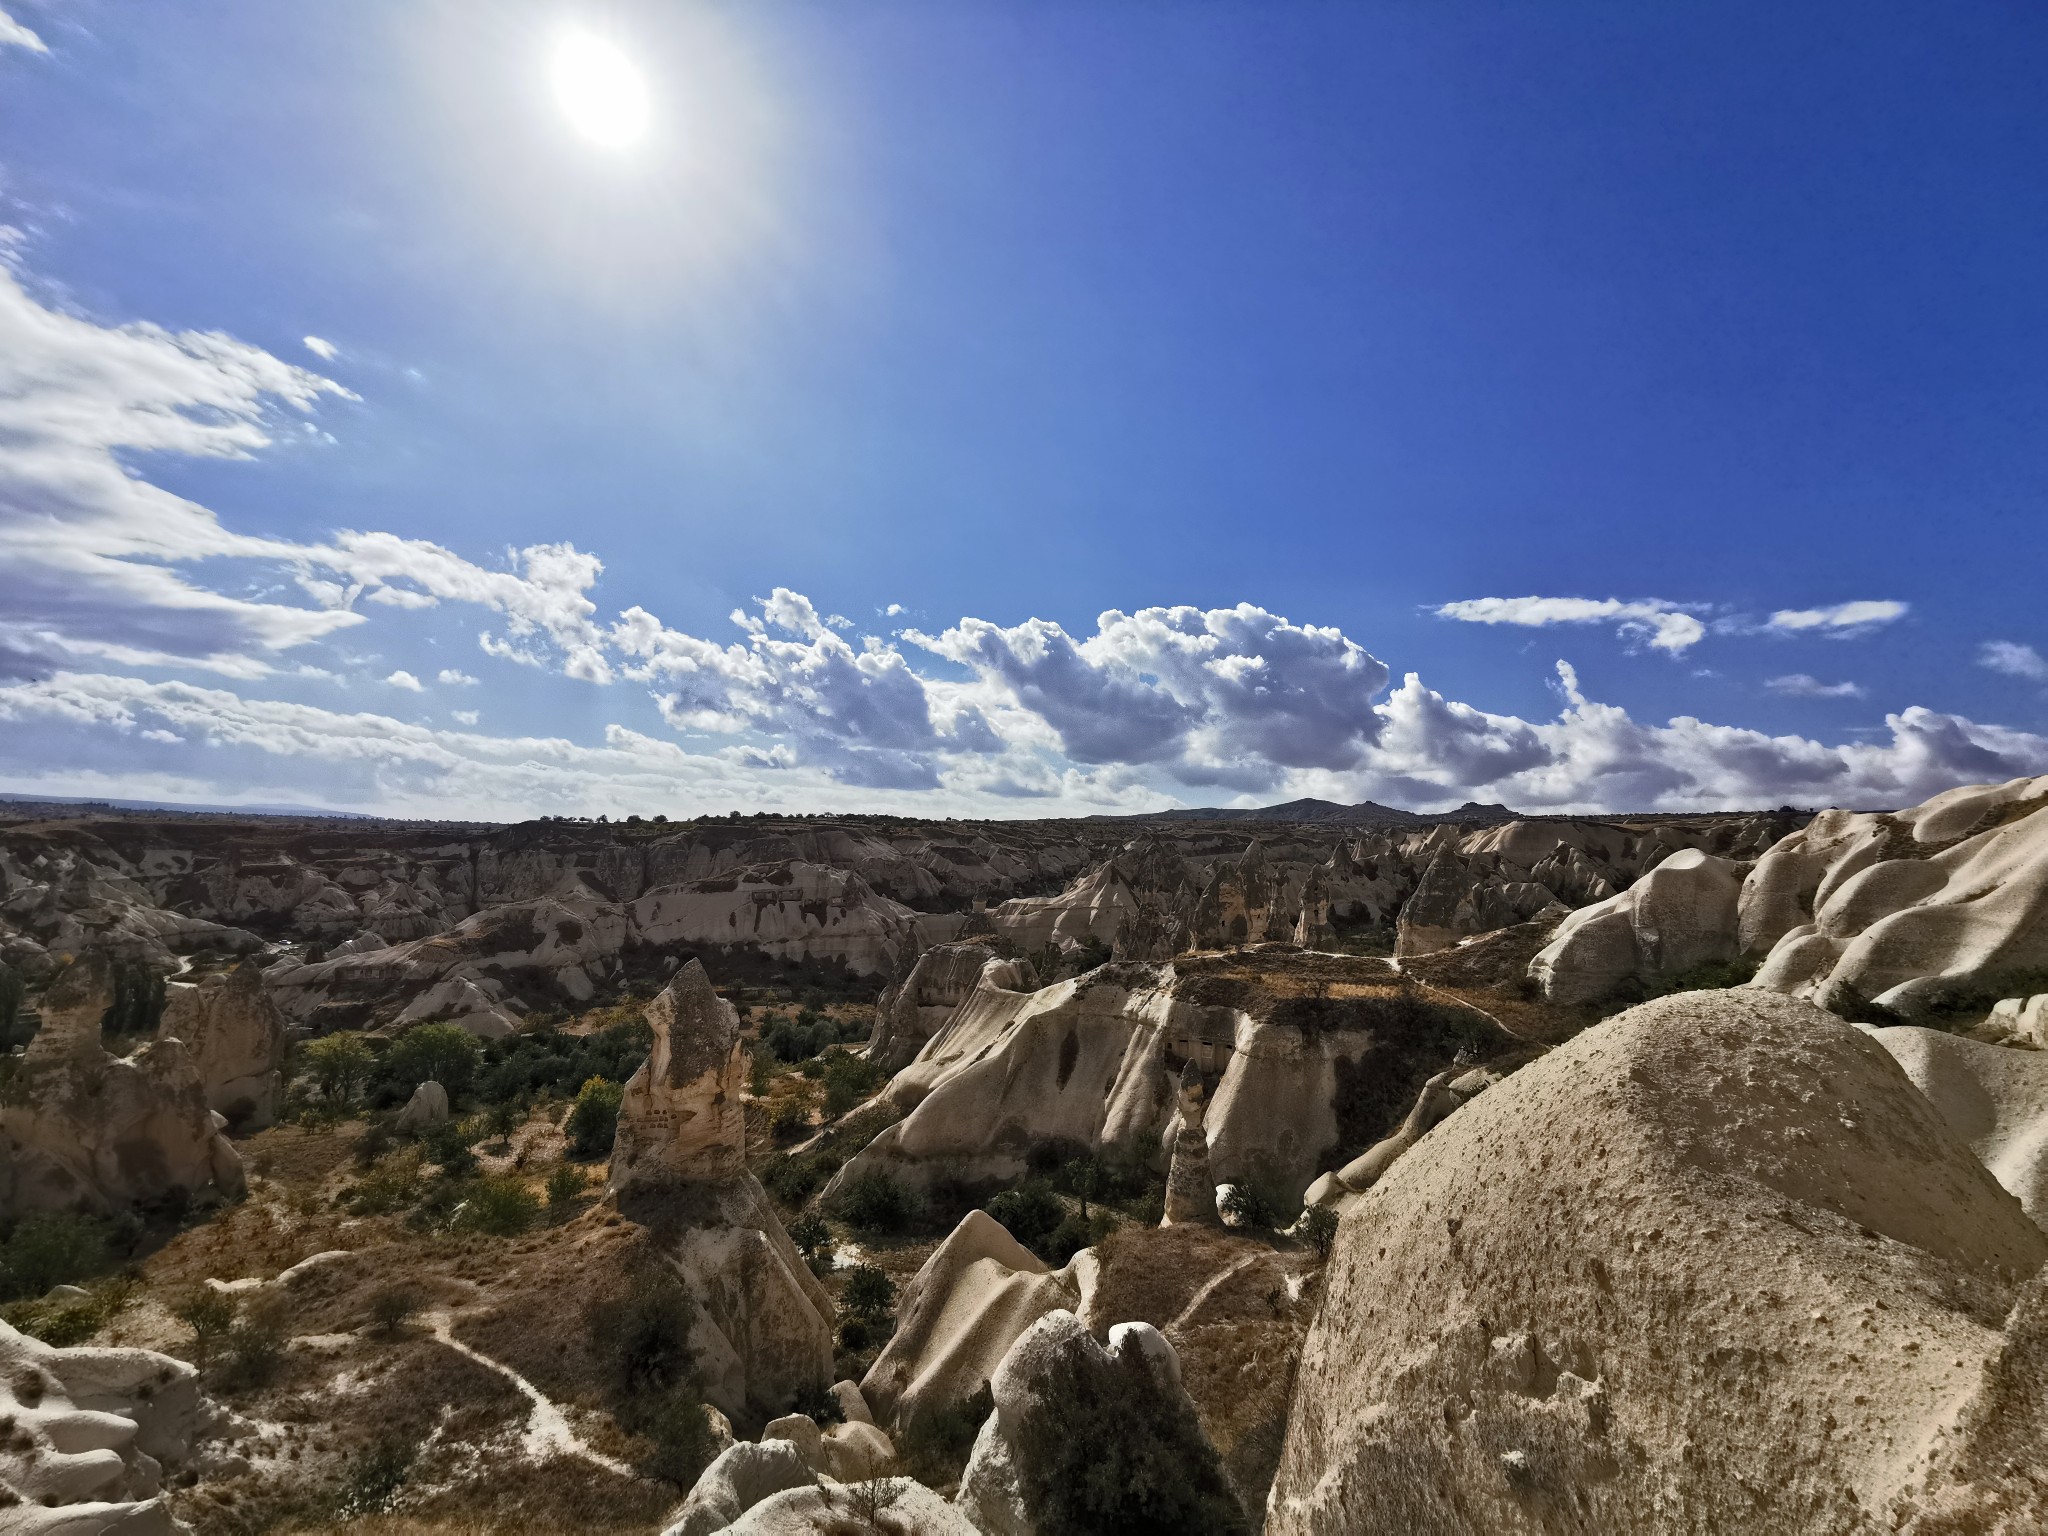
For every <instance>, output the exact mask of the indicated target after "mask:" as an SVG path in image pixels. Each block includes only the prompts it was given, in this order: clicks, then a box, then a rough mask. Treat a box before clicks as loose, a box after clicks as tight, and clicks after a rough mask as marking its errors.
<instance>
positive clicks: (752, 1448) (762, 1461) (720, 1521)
mask: <svg viewBox="0 0 2048 1536" xmlns="http://www.w3.org/2000/svg"><path fill="white" fill-rule="evenodd" d="M817 1481H818V1474H817V1473H816V1472H814V1471H812V1470H811V1466H810V1463H809V1462H807V1461H805V1460H804V1457H803V1453H802V1452H801V1451H800V1450H799V1449H798V1448H797V1447H796V1446H795V1445H794V1444H793V1443H792V1442H790V1441H788V1440H763V1441H761V1442H760V1443H759V1444H753V1443H751V1442H748V1441H745V1440H742V1441H740V1442H739V1443H738V1444H737V1445H732V1446H728V1447H727V1448H726V1449H725V1450H723V1451H721V1452H720V1453H719V1455H718V1458H717V1459H716V1460H715V1461H713V1462H712V1463H711V1465H710V1466H708V1467H706V1468H705V1469H704V1470H703V1471H702V1472H701V1473H699V1474H698V1476H697V1481H696V1482H695V1483H694V1484H692V1485H691V1487H690V1493H689V1497H688V1498H686V1499H684V1500H683V1507H682V1508H681V1509H679V1510H677V1511H676V1517H675V1519H674V1520H672V1521H670V1522H669V1524H668V1527H667V1528H666V1529H665V1530H664V1531H663V1532H662V1536H712V1533H713V1532H715V1531H723V1530H725V1529H726V1528H727V1527H729V1526H730V1525H731V1524H732V1523H733V1521H735V1520H737V1519H739V1517H740V1516H741V1515H743V1514H745V1513H746V1512H747V1511H748V1510H750V1509H752V1508H753V1507H754V1506H755V1505H756V1504H759V1503H760V1502H761V1501H762V1500H763V1499H766V1498H770V1497H772V1496H773V1495H775V1494H778V1493H781V1492H782V1491H783V1490H784V1489H787V1488H809V1487H813V1486H815V1485H816V1483H817Z"/></svg>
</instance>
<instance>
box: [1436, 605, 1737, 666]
mask: <svg viewBox="0 0 2048 1536" xmlns="http://www.w3.org/2000/svg"><path fill="white" fill-rule="evenodd" d="M1436 612H1437V616H1438V617H1439V618H1445V619H1458V620H1460V621H1461V622H1463V623H1466V624H1516V625H1520V626H1522V627H1524V628H1527V629H1541V628H1543V627H1545V626H1547V625H1551V624H1597V623H1601V622H1603V621H1605V620H1608V619H1619V620H1620V621H1621V623H1620V625H1619V629H1620V632H1621V633H1622V634H1625V635H1630V636H1641V637H1644V638H1646V639H1648V641H1649V643H1650V645H1651V647H1652V648H1653V649H1656V650H1660V651H1668V652H1670V653H1671V654H1672V655H1674V656H1676V655H1679V654H1681V653H1682V652H1684V651H1686V650H1688V649H1689V648H1691V647H1692V646H1694V645H1696V644H1698V643H1699V641H1700V640H1701V639H1702V638H1703V637H1704V636H1705V635H1706V632H1707V631H1706V626H1705V625H1703V624H1701V623H1700V621H1699V620H1698V619H1696V618H1694V617H1693V616H1692V615H1691V614H1690V613H1687V612H1686V611H1685V610H1684V609H1683V608H1682V607H1680V606H1679V605H1678V604H1677V603H1669V602H1665V601H1664V600H1663V599H1662V598H1654V597H1653V598H1644V599H1640V600H1636V601H1623V600H1622V599H1620V598H1617V597H1603V598H1590V597H1472V598H1466V599H1463V600H1462V601H1459V602H1455V603H1445V604H1444V605H1443V606H1442V607H1441V608H1439V609H1437V610H1436Z"/></svg>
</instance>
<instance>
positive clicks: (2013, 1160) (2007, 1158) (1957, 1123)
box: [1871, 1025, 2048, 1229]
mask: <svg viewBox="0 0 2048 1536" xmlns="http://www.w3.org/2000/svg"><path fill="white" fill-rule="evenodd" d="M1871 1034H1872V1036H1873V1038H1875V1039H1876V1041H1877V1043H1878V1044H1879V1045H1882V1046H1883V1047H1884V1048H1885V1049H1886V1050H1887V1051H1890V1052H1891V1054H1892V1056H1893V1058H1894V1059H1895V1060H1896V1061H1897V1062H1898V1064H1899V1065H1900V1066H1901V1067H1903V1068H1905V1071H1906V1076H1908V1077H1910V1078H1911V1079H1912V1080H1913V1085H1914V1086H1915V1087H1917V1088H1918V1089H1919V1090H1920V1091H1921V1092H1922V1093H1924V1094H1926V1095H1927V1097H1928V1098H1929V1099H1930V1100H1932V1101H1933V1103H1934V1107H1935V1108H1936V1109H1938V1110H1940V1111H1941V1118H1942V1119H1943V1120H1945V1121H1946V1122H1947V1123H1948V1128H1949V1129H1950V1130H1951V1131H1953V1132H1955V1134H1956V1136H1957V1137H1958V1138H1959V1139H1960V1140H1962V1141H1966V1142H1968V1143H1969V1145H1970V1150H1971V1151H1972V1152H1975V1153H1976V1154H1977V1158H1978V1160H1979V1161H1980V1162H1982V1163H1983V1164H1984V1166H1985V1167H1986V1168H1988V1169H1990V1170H1991V1176H1992V1177H1993V1178H1995V1179H1996V1180H1998V1182H1999V1183H2000V1184H2003V1185H2004V1186H2005V1187H2006V1188H2007V1189H2009V1190H2011V1191H2012V1192H2013V1194H2014V1195H2016V1196H2017V1197H2018V1198H2019V1202H2020V1204H2021V1205H2022V1206H2023V1207H2025V1209H2026V1212H2027V1214H2028V1215H2029V1216H2031V1217H2033V1218H2034V1222H2035V1225H2037V1226H2040V1227H2042V1228H2044V1229H2048V1052H2043V1051H2022V1050H2013V1049H2010V1048H2008V1047H2006V1046H2002V1045H1986V1044H1984V1043H1983V1042H1982V1041H1979V1040H1965V1039H1963V1038H1962V1037H1961V1036H1959V1035H1951V1034H1947V1033H1945V1032H1943V1031H1941V1030H1936V1029H1918V1028H1914V1027H1913V1026H1911V1025H1904V1026H1899V1027H1896V1028H1890V1029H1877V1030H1872V1031H1871Z"/></svg>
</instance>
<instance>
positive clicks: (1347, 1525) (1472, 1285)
mask: <svg viewBox="0 0 2048 1536" xmlns="http://www.w3.org/2000/svg"><path fill="white" fill-rule="evenodd" d="M2044 1259H2048V1236H2044V1235H2043V1234H2042V1232H2041V1230H2040V1229H2039V1228H2037V1227H2036V1226H2034V1225H2033V1223H2032V1222H2030V1221H2029V1220H2028V1219H2027V1218H2026V1215H2025V1214H2024V1212H2023V1211H2022V1210H2021V1209H2020V1206H2019V1202H2018V1201H2016V1200H2015V1199H2014V1198H2013V1197H2012V1196H2011V1195H2010V1194H2009V1193H2007V1192H2006V1191H2005V1190H2004V1189H2002V1188H2000V1187H1999V1185H1998V1184H1997V1183H1996V1181H1994V1180H1993V1179H1992V1177H1991V1176H1990V1175H1989V1174H1988V1173H1987V1172H1986V1171H1985V1170H1984V1168H1983V1166H1982V1165H1981V1164H1980V1163H1979V1162H1978V1161H1977V1159H1976V1158H1975V1157H1974V1156H1973V1155H1972V1153H1971V1151H1970V1149H1969V1147H1968V1146H1966V1145H1965V1144H1964V1143H1963V1142H1962V1141H1961V1140H1960V1139H1958V1138H1957V1136H1956V1135H1955V1134H1954V1133H1953V1132H1952V1131H1951V1130H1950V1129H1949V1127H1948V1126H1947V1125H1946V1124H1944V1122H1943V1120H1942V1117H1941V1116H1940V1114H1939V1113H1938V1112H1937V1111H1936V1109H1935V1108H1934V1106H1933V1105H1932V1104H1930V1103H1929V1102H1928V1100H1927V1099H1926V1098H1925V1097H1924V1096H1923V1095H1922V1094H1921V1093H1920V1092H1919V1090H1918V1089H1916V1088H1915V1087H1914V1086H1913V1084H1912V1082H1911V1081H1909V1080H1908V1078H1907V1077H1906V1075H1905V1074H1904V1073H1903V1072H1902V1071H1901V1070H1900V1069H1899V1067H1898V1066H1897V1064H1896V1063H1895V1062H1894V1061H1893V1060H1892V1058H1891V1057H1890V1056H1889V1055H1888V1054H1886V1052H1885V1050H1884V1048H1883V1047H1882V1046H1880V1045H1879V1044H1878V1043H1877V1042H1876V1041H1874V1040H1872V1039H1871V1038H1869V1036H1868V1035H1866V1034H1864V1033H1862V1032H1860V1031H1858V1030H1857V1029H1855V1028H1853V1027H1852V1026H1849V1025H1846V1024H1844V1023H1842V1022H1841V1021H1839V1020H1837V1019H1835V1018H1833V1017H1831V1016H1830V1015H1828V1014H1825V1013H1823V1012H1821V1011H1820V1010H1818V1009H1816V1008H1814V1007H1812V1006H1811V1005H1808V1004H1804V1003H1800V1002H1797V1001H1794V1000H1791V999H1786V998H1779V997H1774V996H1771V995H1769V994H1765V993H1758V992H1752V991H1723V992H1693V993H1686V994H1681V995H1679V996H1674V997H1669V998H1663V999H1659V1000H1657V1001H1655V1002H1651V1003H1647V1004H1644V1005H1643V1006H1641V1007H1638V1008H1634V1009H1631V1010H1629V1011H1628V1012H1626V1013H1624V1014H1621V1015H1619V1016H1618V1017H1616V1018H1614V1019H1611V1020H1609V1021H1608V1022H1606V1023H1604V1024H1601V1025H1598V1026H1595V1027H1594V1028H1592V1029H1590V1030H1587V1031H1586V1032H1585V1033H1583V1034H1581V1035H1579V1036H1578V1037H1577V1038H1576V1039H1574V1040H1573V1041H1571V1042H1570V1043H1569V1044H1567V1045H1564V1046H1562V1047H1560V1048H1558V1049H1556V1050H1554V1051H1552V1052H1551V1053H1550V1054H1548V1055H1547V1056H1545V1057H1543V1058H1541V1059H1540V1060H1538V1061H1536V1062H1533V1063H1531V1064H1530V1065H1528V1066H1526V1067H1524V1068H1522V1069H1521V1070H1520V1071H1519V1072H1517V1073H1515V1074H1514V1075H1513V1076H1511V1077H1509V1078H1507V1079H1506V1080H1504V1081H1503V1082H1501V1083H1499V1084H1497V1085H1495V1086H1494V1087H1493V1088H1490V1089H1489V1090H1488V1091H1487V1092H1486V1093H1485V1094H1483V1095H1482V1096H1481V1097H1480V1098H1479V1099H1477V1100H1476V1101H1474V1102H1473V1103H1472V1104H1471V1105H1469V1106H1467V1107H1466V1108H1465V1109H1463V1110H1461V1111H1459V1113H1457V1114H1456V1115H1453V1116H1452V1117H1451V1118H1450V1119H1448V1120H1446V1121H1445V1122H1444V1123H1443V1124H1442V1125H1440V1126H1438V1127H1437V1128H1436V1129H1435V1130H1434V1131H1433V1132H1431V1133H1430V1135H1429V1137H1428V1138H1427V1139H1426V1140H1425V1141H1424V1142H1423V1143H1422V1144H1421V1145H1419V1146H1418V1147H1417V1148H1416V1149H1415V1150H1414V1151H1413V1152H1412V1153H1411V1154H1410V1155H1409V1156H1407V1157H1404V1158H1402V1159H1401V1160H1400V1161H1399V1162H1397V1163H1395V1164H1394V1165H1393V1166H1392V1167H1391V1168H1390V1169H1389V1170H1388V1171H1387V1173H1386V1174H1385V1176H1384V1177H1383V1178H1382V1179H1381V1180H1380V1181H1379V1183H1378V1184H1376V1185H1375V1186H1374V1187H1373V1188H1372V1189H1371V1190H1370V1191H1369V1192H1368V1193H1366V1194H1365V1195H1364V1196H1362V1197H1361V1198H1360V1199H1359V1200H1358V1201H1357V1202H1356V1204H1355V1205H1354V1206H1353V1207H1352V1208H1351V1210H1350V1211H1349V1212H1348V1213H1347V1214H1346V1215H1345V1217H1344V1219H1343V1222H1342V1225H1341V1227H1340V1229H1339V1233H1338V1238H1337V1246H1336V1251H1335V1253H1334V1255H1333V1258H1332V1260H1331V1263H1330V1265H1329V1267H1328V1269H1327V1271H1326V1274H1325V1280H1324V1286H1325V1291H1324V1299H1323V1304H1322V1309H1321V1311H1320V1313H1319V1314H1318V1316H1317V1319H1316V1322H1315V1324H1314V1326H1313V1328H1312V1330H1311V1332H1310V1336H1309V1339H1308V1343H1307V1346H1306V1348H1305V1351H1304V1354H1303V1358H1302V1363H1301V1368H1300V1372H1299V1375H1298V1376H1297V1378H1296V1386H1295V1397H1294V1410H1293V1414H1292V1417H1291V1419H1290V1422H1289V1425H1288V1430H1287V1442H1286V1448H1285V1451H1284V1454H1283V1457H1282V1462H1281V1468H1280V1473H1279V1477H1278V1479H1277V1481H1276V1483H1275V1486H1274V1491H1273V1495H1272V1498H1271V1500H1270V1502H1269V1506H1268V1511H1269V1512H1268V1519H1267V1525H1266V1529H1267V1530H1268V1531H1270V1532H1273V1533H1275V1536H1301V1533H1318V1536H1321V1533H1329V1536H1335V1533H1340V1532H1341V1533H1344V1536H1354V1533H1374V1532H1390V1533H1391V1532H1400V1533H1407V1532H1412V1531H1431V1532H1462V1531H1469V1532H1475V1533H1476V1532H1488V1533H1492V1532H1538V1531H1554V1530H1559V1529H1573V1530H1604V1531H1648V1530H1672V1529H1685V1530H1777V1531H1794V1530H1796V1531H1815V1532H1837V1531H1839V1532H1851V1531H1867V1530H1876V1529H1880V1528H1883V1529H1891V1528H1892V1527H1893V1525H1894V1524H1895V1523H1896V1524H1901V1525H1906V1526H1908V1527H1910V1526H1911V1524H1912V1522H1913V1521H1914V1520H1916V1519H1918V1518H1920V1517H1921V1515H1922V1514H1924V1513H1925V1512H1926V1511H1928V1510H1931V1509H1933V1508H1934V1507H1936V1505H1937V1504H1938V1505H1940V1507H1942V1508H1945V1509H1951V1510H1952V1509H1965V1510H1970V1511H1974V1512H1975V1513H1976V1515H1977V1516H1978V1517H1981V1518H1983V1519H1984V1520H1985V1523H1984V1524H1981V1525H1970V1524H1967V1523H1964V1524H1956V1525H1944V1526H1940V1527H1939V1528H1940V1529H1943V1530H1966V1529H1986V1530H1988V1529H1992V1528H1994V1527H1995V1528H1997V1529H2009V1530H2015V1531H2017V1530H2022V1529H2038V1528H2040V1526H2041V1523H2042V1522H2043V1521H2044V1520H2048V1489H2044V1488H2043V1486H2042V1485H2041V1484H2040V1483H2039V1481H2038V1480H2037V1479H2032V1480H2030V1474H2029V1464H2030V1459H2029V1458H2024V1457H2019V1458H2011V1457H2008V1458H2007V1459H2004V1460H2001V1459H1999V1457H1998V1456H1996V1455H1993V1454H1992V1452H1993V1450H1995V1449H1996V1447H1993V1446H1992V1445H1991V1441H1990V1440H1989V1439H1988V1438H1986V1437H1987V1436H1990V1435H1993V1434H1995V1433H1996V1432H1997V1430H1996V1426H1997V1425H1998V1424H1999V1423H2000V1422H2010V1421H2008V1420H2005V1419H2004V1418H2003V1416H2004V1415H2006V1414H2007V1413H2011V1414H2015V1415H2017V1416H2018V1419H2017V1422H2022V1423H2035V1422H2039V1414H2040V1404H2039V1402H2038V1399H2039V1395H2040V1393H2041V1390H2042V1387H2041V1382H2042V1377H2041V1376H2040V1375H2039V1374H2035V1375H2033V1376H2032V1377H2031V1378H2028V1377H2027V1376H2025V1375H2024V1374H2023V1373H2017V1374H2016V1371H2015V1365H2014V1362H2015V1361H2016V1360H2019V1359H2024V1358H2032V1354H2031V1353H2030V1352H2033V1351H2037V1350H2038V1347H2039V1345H2038V1340H2037V1338H2036V1334H2037V1333H2038V1331H2039V1330H2038V1328H2036V1330H2035V1332H2033V1333H2030V1332H2028V1331H2027V1328H2028V1326H2032V1325H2027V1324H2026V1319H2027V1318H2028V1317H2031V1316H2033V1315H2034V1314H2033V1313H2030V1312H2028V1311H2027V1308H2026V1306H2025V1305H2018V1304H2019V1303H2021V1302H2022V1301H2023V1294H2022V1281H2023V1279H2024V1277H2026V1276H2029V1275H2033V1274H2035V1273H2036V1272H2037V1271H2038V1270H2039V1269H2040V1267H2041V1265H2042V1262H2043V1260H2044ZM2039 1283H2040V1282H2039V1281H2038V1280H2037V1281H2035V1282H2033V1284H2034V1285H2035V1286H2036V1287H2037V1288H2038V1286H2039ZM2016 1305H2018V1310H2017V1311H2015V1310H2014V1309H2015V1307H2016ZM2036 1310H2038V1308H2037V1309H2036ZM2008 1314H2010V1315H2011V1317H2012V1323H2011V1325H2010V1326H2006V1327H2002V1325H2003V1324H2006V1323H2007V1319H2008ZM1972 1402H1975V1403H1977V1404H1978V1406H1979V1409H1981V1410H1982V1411H1980V1412H1978V1413H1977V1417H1976V1418H1975V1419H1974V1420H1968V1422H1969V1423H1971V1424H1974V1425H1975V1426H1976V1427H1975V1428H1966V1429H1965V1430H1964V1431H1963V1433H1962V1434H1961V1435H1958V1432H1957V1431H1958V1425H1959V1424H1961V1423H1963V1422H1964V1421H1963V1420H1959V1419H1958V1417H1957V1415H1958V1411H1959V1408H1963V1409H1966V1410H1967V1406H1968V1405H1969V1404H1971V1403H1972ZM1986 1404H1990V1405H1991V1406H1990V1407H1986V1406H1985V1405H1986ZM1993 1408H1995V1409H1996V1410H1997V1411H1995V1412H1994V1411H1993ZM2028 1415H2033V1416H2034V1417H2031V1418H2030V1417H2028ZM1964 1419H1968V1413H1967V1411H1966V1412H1965V1414H1964ZM1987 1426H1988V1427H1987ZM1992 1511H1998V1512H1999V1517H2000V1518H2002V1519H2003V1520H2004V1521H2005V1523H2004V1524H2003V1525H1997V1524H1996V1522H1995V1521H1994V1520H1992V1519H1991V1518H1990V1516H1991V1512H1992Z"/></svg>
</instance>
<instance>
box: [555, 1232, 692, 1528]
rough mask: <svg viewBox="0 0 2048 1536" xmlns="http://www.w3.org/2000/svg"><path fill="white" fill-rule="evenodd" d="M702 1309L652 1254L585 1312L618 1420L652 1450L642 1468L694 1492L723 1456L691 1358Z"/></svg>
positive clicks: (593, 1353) (594, 1354)
mask: <svg viewBox="0 0 2048 1536" xmlns="http://www.w3.org/2000/svg"><path fill="white" fill-rule="evenodd" d="M696 1316H697V1308H696V1303H695V1301H694V1299H693V1298H692V1297H691V1295H690V1292H689V1289H688V1287H686V1286H685V1285H684V1284H683V1282H682V1281H681V1280H680V1279H679V1278H678V1277H677V1276H676V1274H675V1272H674V1271H673V1270H671V1269H669V1268H668V1267H667V1266H666V1265H664V1264H662V1263H661V1262H660V1261H659V1260H658V1259H656V1258H654V1257H651V1256H648V1257H644V1258H643V1259H642V1260H641V1261H640V1262H639V1263H638V1264H636V1265H635V1266H634V1267H633V1268H632V1269H631V1270H630V1271H629V1273H628V1274H627V1276H626V1278H625V1280H624V1281H623V1283H622V1284H620V1285H619V1286H617V1287H616V1288H614V1289H612V1290H609V1291H607V1292H605V1293H604V1294H602V1295H600V1296H598V1297H597V1298H596V1299H594V1300H593V1301H591V1302H590V1304H589V1305H588V1306H587V1307H586V1308H585V1309H584V1327H585V1331H586V1333H587V1334H588V1340H589V1347H590V1352H591V1356H592V1358H593V1359H594V1361H595V1362H596V1364H597V1367H598V1372H599V1376H600V1378H601V1380H602V1382H603V1385H604V1391H605V1396H606V1400H607V1402H608V1405H609V1406H610V1408H611V1410H612V1417H613V1418H614V1419H616V1420H617V1421H618V1424H619V1427H620V1428H621V1429H623V1430H625V1431H626V1432H627V1433H628V1434H631V1435H637V1436H639V1437H640V1438H641V1440H642V1441H643V1442H645V1444H646V1446H647V1449H646V1451H645V1452H644V1453H643V1454H642V1455H641V1456H640V1458H639V1467H638V1470H639V1471H640V1472H641V1473H642V1475H644V1476H647V1477H658V1478H662V1479H664V1480H666V1481H668V1482H670V1483H673V1484H675V1485H676V1486H677V1487H678V1488H688V1487H689V1486H690V1485H691V1484H693V1483H695V1482H696V1480H697V1475H698V1474H699V1473H700V1472H702V1471H703V1470H704V1468H705V1467H707V1466H709V1465H710V1464H711V1459H712V1457H713V1456H715V1455H716V1454H717V1451H718V1448H717V1442H716V1441H715V1440H714V1439H713V1438H712V1434H711V1423H710V1421H709V1420H708V1419H707V1418H706V1417H705V1415H704V1385H703V1379H702V1377H701V1375H700V1374H699V1372H698V1369H697V1363H696V1360H695V1358H694V1357H693V1356H692V1355H691V1353H690V1329H691V1327H692V1326H693V1325H694V1324H695V1321H696Z"/></svg>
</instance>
